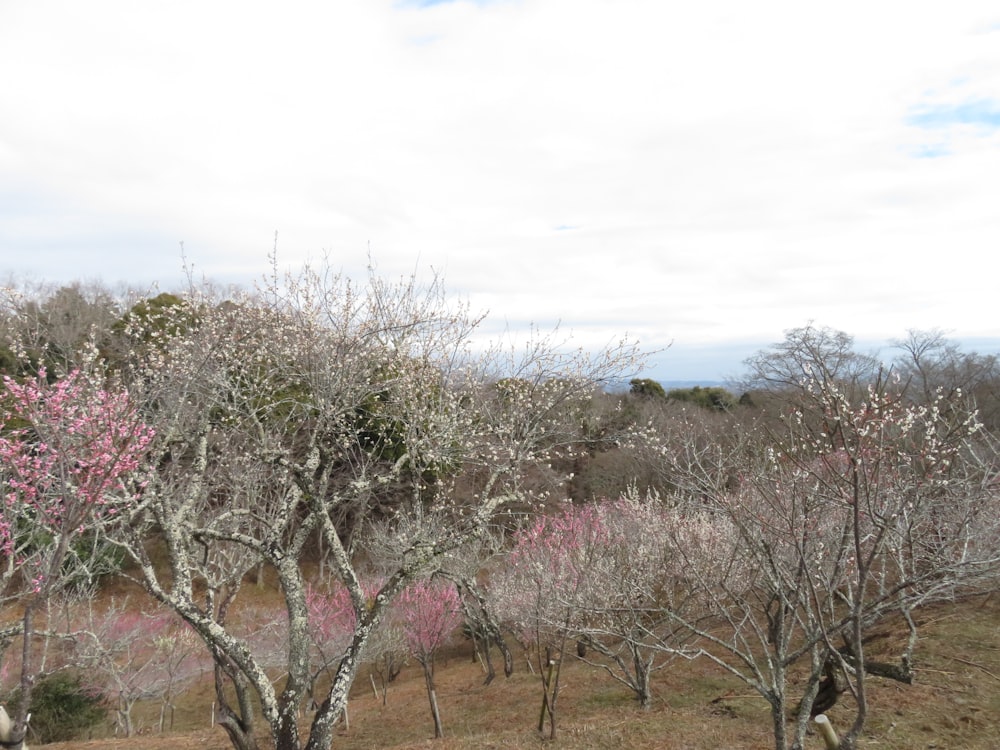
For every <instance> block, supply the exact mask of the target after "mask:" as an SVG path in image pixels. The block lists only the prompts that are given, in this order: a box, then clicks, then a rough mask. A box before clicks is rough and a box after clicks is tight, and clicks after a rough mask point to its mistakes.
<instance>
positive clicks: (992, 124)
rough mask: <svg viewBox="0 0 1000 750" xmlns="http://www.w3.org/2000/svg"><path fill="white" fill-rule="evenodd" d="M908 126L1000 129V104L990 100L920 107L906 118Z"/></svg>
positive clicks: (934, 128)
mask: <svg viewBox="0 0 1000 750" xmlns="http://www.w3.org/2000/svg"><path fill="white" fill-rule="evenodd" d="M906 122H907V124H908V125H913V126H915V127H918V128H925V129H928V130H939V129H943V128H950V127H953V126H955V125H976V126H979V127H982V128H988V129H990V130H992V129H995V128H1000V102H997V101H993V100H990V99H979V100H976V101H969V102H963V103H962V104H947V105H935V106H923V107H918V108H916V109H915V110H914V111H912V113H911V114H910V116H909V117H907V118H906Z"/></svg>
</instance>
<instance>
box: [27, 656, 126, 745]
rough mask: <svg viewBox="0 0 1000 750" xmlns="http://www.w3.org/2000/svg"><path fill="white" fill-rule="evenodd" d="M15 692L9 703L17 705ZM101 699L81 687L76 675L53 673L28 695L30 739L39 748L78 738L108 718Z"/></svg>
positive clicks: (98, 694)
mask: <svg viewBox="0 0 1000 750" xmlns="http://www.w3.org/2000/svg"><path fill="white" fill-rule="evenodd" d="M17 700H18V691H16V690H15V691H14V693H13V694H12V695H11V697H10V701H9V703H10V704H12V705H16V704H17ZM107 713H108V708H107V704H106V702H105V699H104V696H103V695H101V694H100V693H99V692H97V691H96V690H92V689H89V688H87V687H84V685H83V683H82V682H81V678H80V676H79V675H75V674H71V673H69V672H53V673H52V674H49V675H46V676H44V677H42V678H41V679H39V681H38V682H37V683H36V684H35V687H34V690H32V692H31V735H32V736H33V737H34V738H35V739H36V740H37V741H38V742H39V743H41V744H47V743H49V742H65V741H67V740H73V739H77V738H79V737H80V736H81V735H83V734H84V733H85V732H86V731H87V730H88V729H90V728H92V727H93V726H95V725H97V724H100V723H101V722H102V721H104V719H105V718H106V717H107Z"/></svg>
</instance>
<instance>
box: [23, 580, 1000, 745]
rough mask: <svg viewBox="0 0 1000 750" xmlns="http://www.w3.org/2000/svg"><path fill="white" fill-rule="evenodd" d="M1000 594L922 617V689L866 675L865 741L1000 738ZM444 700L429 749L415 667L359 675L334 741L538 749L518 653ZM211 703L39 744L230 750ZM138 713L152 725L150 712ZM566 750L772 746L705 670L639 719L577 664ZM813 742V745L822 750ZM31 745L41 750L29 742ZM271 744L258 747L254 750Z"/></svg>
mask: <svg viewBox="0 0 1000 750" xmlns="http://www.w3.org/2000/svg"><path fill="white" fill-rule="evenodd" d="M998 619H1000V596H986V597H983V596H980V597H977V598H975V599H970V600H967V601H965V602H961V603H958V604H954V605H950V606H940V607H937V608H934V609H932V610H926V611H924V612H923V613H922V614H921V616H920V618H919V620H918V625H919V626H920V632H921V640H920V645H919V647H918V651H917V664H916V674H917V680H916V682H915V684H913V685H911V686H906V685H901V684H896V683H891V682H887V681H883V680H873V681H872V684H873V686H874V687H873V696H872V711H871V717H872V718H871V720H870V722H869V727H868V732H867V733H866V735H865V737H864V738H863V740H862V743H861V746H862V747H866V748H880V749H886V750H892V749H897V750H903V749H904V748H906V749H907V750H909V749H911V748H966V749H968V750H994V749H995V748H996V746H997V741H996V738H997V737H1000V629H998V628H997V627H996V623H997V621H998ZM893 641H894V636H893V635H892V634H890V633H888V632H886V631H884V630H883V631H882V637H881V638H879V639H877V641H875V642H873V644H872V648H873V649H874V650H875V652H876V653H877V652H878V651H879V650H882V651H885V652H886V655H888V654H889V653H890V652H891V650H892V646H893ZM436 679H437V683H438V685H437V688H438V702H439V705H440V709H441V714H442V720H443V723H444V730H445V739H443V740H431V739H430V737H431V735H432V724H431V719H430V714H429V710H428V704H427V697H426V693H425V689H424V683H423V679H422V676H421V673H420V671H419V667H418V666H417V665H415V664H414V665H410V666H408V667H407V668H406V669H405V670H404V671H403V673H402V674H401V676H400V677H399V678H398V679H397V680H396V681H395V682H394V683H392V685H391V687H390V689H389V694H388V698H387V702H386V705H385V706H383V705H382V703H381V701H380V700H376V698H375V697H374V695H373V692H372V687H371V685H370V683H369V682H368V675H367V673H364V672H363V673H362V674H361V675H360V676H359V679H358V681H357V683H356V685H355V691H354V696H353V699H352V702H351V706H350V727H349V728H342V730H341V731H340V732H339V734H338V738H337V740H336V742H335V744H334V747H335V748H341V749H343V750H373V749H375V748H399V749H403V748H430V747H434V748H438V749H439V750H472V749H473V748H476V749H477V750H479V749H482V748H531V747H537V746H539V745H541V744H543V742H542V741H541V740H540V738H539V736H538V734H537V733H536V732H535V729H534V725H535V724H536V723H537V719H538V709H539V707H540V700H541V693H540V687H539V684H538V679H537V677H535V676H533V675H532V674H531V673H530V672H529V671H528V668H527V665H526V660H525V659H524V658H519V660H518V663H517V664H516V671H515V674H514V675H513V676H512V677H511V678H510V679H507V680H504V679H503V678H502V677H498V678H497V679H496V681H495V682H494V683H493V684H492V685H489V686H484V685H483V684H482V680H483V672H482V669H481V667H480V666H479V664H478V663H476V662H474V661H472V660H471V655H470V650H469V645H468V644H467V643H463V642H457V643H456V644H455V646H454V647H453V648H452V649H451V651H450V652H449V653H448V654H447V655H446V656H445V657H444V658H442V659H441V661H440V662H439V665H438V670H437V678H436ZM843 700H844V701H845V703H846V704H847V705H844V706H835V707H834V708H833V709H832V710H831V711H830V713H829V715H830V718H831V720H832V721H833V723H834V726H838V725H841V724H845V723H846V722H847V721H848V720H849V718H848V717H849V715H850V711H849V701H850V699H849V698H845V699H843ZM211 702H212V696H211V692H210V690H209V687H208V686H207V685H203V686H200V687H199V688H197V689H194V690H191V691H189V692H188V693H187V694H186V695H185V696H184V702H183V705H182V706H181V707H180V708H179V710H178V713H177V716H176V720H175V731H174V732H173V733H170V734H165V735H160V736H155V735H150V734H143V735H141V736H138V737H134V738H131V739H94V740H90V741H78V742H70V743H58V744H51V745H45V746H43V747H46V748H49V749H50V750H56V749H57V748H63V749H65V750H70V749H72V750H90V749H94V750H96V749H97V748H108V750H116V749H118V748H126V747H127V748H129V749H130V750H187V749H188V748H201V749H203V750H226V749H227V748H228V747H229V744H228V742H227V739H226V736H225V733H224V732H223V731H222V730H221V729H219V728H218V727H216V728H214V729H213V728H209V727H208V724H209V722H210V717H211ZM148 708H149V711H148V712H147V714H144V715H143V716H142V717H141V722H140V723H141V724H142V725H144V726H149V725H150V724H151V723H152V722H153V720H154V715H153V712H155V707H152V706H150V707H148ZM558 712H559V738H558V739H557V743H558V744H560V745H562V746H563V747H571V748H582V749H583V750H587V749H589V748H593V749H594V750H597V748H615V747H618V748H638V749H640V750H642V749H645V748H648V749H650V750H652V748H665V747H669V748H689V749H690V750H719V749H720V748H727V750H728V749H731V748H732V749H742V748H746V749H747V750H749V749H750V748H755V749H756V748H769V747H772V746H773V743H772V741H771V738H770V734H769V718H768V711H767V706H766V704H765V702H764V701H763V700H762V699H761V698H759V697H757V696H755V695H752V694H751V693H750V692H749V691H748V690H747V689H746V688H745V687H744V686H742V685H741V684H739V683H737V682H736V681H735V680H733V679H732V678H731V677H728V676H727V675H725V674H724V673H723V672H722V671H721V670H719V669H718V668H716V667H713V666H711V665H709V664H707V663H703V662H696V663H688V662H683V661H677V662H675V663H673V664H671V665H669V666H668V667H667V668H666V669H665V670H663V671H662V672H660V673H659V674H658V676H657V677H656V700H655V704H654V707H653V709H652V710H651V711H649V712H645V713H644V712H641V711H638V710H637V709H636V708H635V707H634V706H633V705H632V702H631V700H630V698H629V695H628V693H627V691H626V690H625V689H624V688H623V687H621V686H620V685H618V684H617V683H615V682H614V681H613V680H612V679H610V678H609V677H608V676H607V675H605V674H603V673H602V672H600V671H597V670H595V669H594V668H593V667H588V666H586V665H584V664H582V663H580V662H579V661H578V660H577V659H576V658H575V657H572V658H571V659H570V661H569V663H568V664H567V665H566V668H565V670H564V677H563V689H562V692H561V694H560V698H559V703H558ZM822 746H823V745H822V742H821V740H820V739H819V737H816V736H814V737H812V738H811V739H810V743H809V745H808V747H810V748H817V749H819V748H822ZM32 747H35V745H32ZM265 747H267V744H266V742H262V748H265Z"/></svg>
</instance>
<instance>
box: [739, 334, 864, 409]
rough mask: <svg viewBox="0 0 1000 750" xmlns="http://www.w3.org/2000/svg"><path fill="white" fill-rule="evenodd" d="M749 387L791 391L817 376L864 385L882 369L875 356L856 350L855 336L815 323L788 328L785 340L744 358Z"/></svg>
mask: <svg viewBox="0 0 1000 750" xmlns="http://www.w3.org/2000/svg"><path fill="white" fill-rule="evenodd" d="M743 364H744V366H745V367H746V368H747V374H746V376H745V377H744V378H743V379H742V381H741V384H740V385H741V387H742V388H743V390H745V391H751V390H764V391H767V392H772V393H775V392H776V393H784V394H785V396H786V397H787V396H788V395H790V394H793V393H797V392H799V391H801V389H802V388H803V386H804V384H806V383H809V382H813V381H816V380H820V381H824V382H832V383H839V384H841V385H842V386H847V385H850V386H855V385H860V386H864V385H865V384H867V383H868V382H869V381H870V379H871V378H872V376H874V375H875V374H876V373H877V372H878V369H879V365H878V362H877V360H876V359H875V358H874V357H871V356H867V355H863V354H859V353H858V352H856V351H855V350H854V338H853V337H852V336H851V335H850V334H847V333H845V332H843V331H836V330H834V329H832V328H826V327H823V326H819V327H817V326H814V325H813V324H812V323H810V324H809V325H807V326H804V327H802V328H793V329H790V330H788V331H785V340H784V341H782V342H780V343H777V344H774V345H773V346H772V347H770V348H769V349H764V350H762V351H760V352H758V353H757V354H754V355H753V356H751V357H749V358H748V359H747V360H745V361H744V363H743Z"/></svg>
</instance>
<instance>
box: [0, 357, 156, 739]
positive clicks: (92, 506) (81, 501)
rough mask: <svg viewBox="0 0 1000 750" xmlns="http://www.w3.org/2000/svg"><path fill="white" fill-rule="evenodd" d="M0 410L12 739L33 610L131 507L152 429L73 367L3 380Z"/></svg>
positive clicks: (118, 395)
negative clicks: (18, 646)
mask: <svg viewBox="0 0 1000 750" xmlns="http://www.w3.org/2000/svg"><path fill="white" fill-rule="evenodd" d="M0 400H2V412H0V466H2V469H0V472H2V480H3V500H2V506H0V565H2V570H0V586H2V590H3V594H4V596H5V597H6V598H7V599H8V601H11V602H16V603H17V606H18V607H19V608H20V612H21V615H20V622H21V636H22V644H23V647H22V654H21V678H20V686H21V690H20V705H19V706H18V707H17V709H16V711H15V715H14V728H13V732H14V735H15V736H23V732H24V725H25V719H26V716H27V711H28V705H29V704H30V700H31V690H32V685H33V683H34V678H35V671H36V668H35V664H34V659H33V651H34V649H33V646H34V643H33V641H34V636H35V614H36V612H37V611H38V610H39V608H41V607H43V606H44V605H45V602H46V601H47V600H48V599H49V598H50V597H52V596H53V595H54V594H56V593H58V592H59V591H60V590H61V589H62V588H64V587H65V585H66V584H67V582H68V581H69V580H71V579H72V578H73V577H74V576H76V575H78V574H79V572H80V570H81V569H85V568H86V565H87V563H88V561H87V559H86V558H85V557H83V556H81V555H80V554H78V550H77V547H76V545H77V543H78V542H80V541H81V540H83V539H84V538H86V537H87V536H88V535H91V536H92V537H94V536H97V537H99V536H101V535H102V534H103V532H104V530H105V529H106V528H107V527H109V526H112V525H114V524H116V522H117V521H118V519H119V518H121V517H122V516H123V515H124V513H125V511H126V509H128V508H131V507H132V506H134V505H135V502H136V499H137V497H138V496H139V494H140V492H141V489H142V484H141V482H140V481H139V475H140V469H141V467H142V464H143V460H144V457H145V454H146V451H147V447H148V445H149V443H150V440H151V439H152V437H153V432H152V430H151V429H150V428H149V427H147V426H146V425H145V424H144V423H143V421H142V420H141V418H140V417H139V415H138V412H137V411H136V409H135V407H134V405H133V404H132V402H131V400H130V398H129V394H128V393H127V392H126V391H125V390H123V389H118V390H113V389H108V388H107V387H106V386H105V385H104V383H103V382H102V380H101V378H99V377H98V376H97V375H96V374H90V373H85V372H84V371H80V370H76V371H73V372H71V373H69V374H68V375H66V376H65V377H64V378H61V379H59V380H57V381H55V382H54V383H52V384H50V383H48V381H47V379H46V372H45V371H44V370H42V371H41V372H39V374H38V377H37V378H34V379H30V380H27V381H26V382H17V381H15V380H13V379H12V378H9V377H6V378H4V381H3V393H2V395H0Z"/></svg>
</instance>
